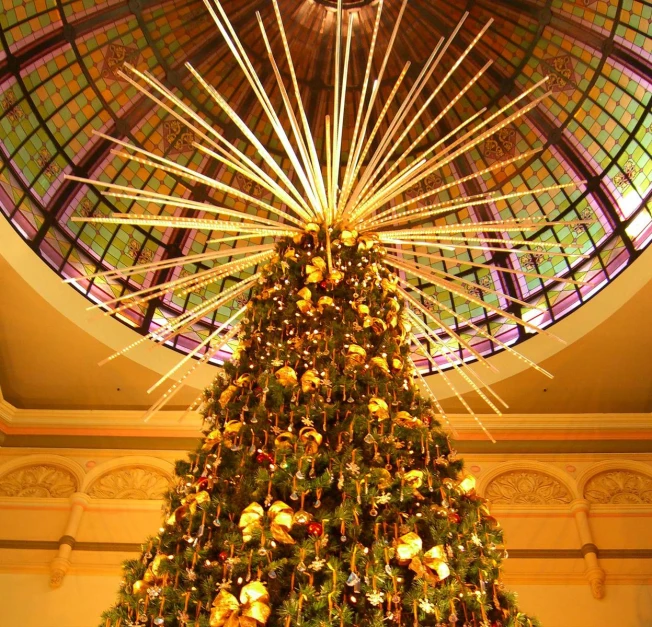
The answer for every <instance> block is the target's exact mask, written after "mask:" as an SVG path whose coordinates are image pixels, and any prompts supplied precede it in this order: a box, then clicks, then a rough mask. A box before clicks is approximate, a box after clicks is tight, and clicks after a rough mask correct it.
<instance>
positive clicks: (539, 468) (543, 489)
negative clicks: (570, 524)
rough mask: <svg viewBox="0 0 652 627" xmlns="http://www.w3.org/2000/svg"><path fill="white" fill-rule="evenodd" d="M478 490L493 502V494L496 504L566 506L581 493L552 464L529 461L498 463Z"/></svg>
mask: <svg viewBox="0 0 652 627" xmlns="http://www.w3.org/2000/svg"><path fill="white" fill-rule="evenodd" d="M492 486H493V487H492ZM477 490H478V492H479V494H481V495H482V496H484V497H485V498H487V499H489V501H490V502H492V496H491V495H493V498H494V501H493V504H494V505H497V506H500V505H507V504H509V505H522V506H526V507H531V506H539V505H545V506H564V508H565V509H566V508H567V506H568V505H569V504H570V503H571V502H572V501H574V500H576V499H577V498H578V495H579V494H580V493H579V492H578V491H577V485H576V483H575V481H574V480H573V478H572V477H571V476H570V475H569V474H568V473H566V472H564V471H562V470H561V469H559V468H557V467H556V466H553V465H551V464H543V463H541V462H537V461H530V460H519V461H513V462H506V463H504V464H499V465H498V466H496V467H494V468H492V469H491V470H490V471H489V472H488V473H486V474H484V475H482V476H481V477H480V478H479V479H478V487H477ZM496 499H497V500H496Z"/></svg>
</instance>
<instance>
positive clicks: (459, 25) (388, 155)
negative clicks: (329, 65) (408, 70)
mask: <svg viewBox="0 0 652 627" xmlns="http://www.w3.org/2000/svg"><path fill="white" fill-rule="evenodd" d="M468 15H469V13H468V11H467V12H465V13H464V15H463V16H462V18H461V19H460V21H459V22H458V23H457V26H456V27H455V29H454V30H453V32H452V33H451V35H450V36H449V37H448V39H447V40H446V43H445V44H444V46H443V48H442V49H441V51H440V52H439V55H438V56H437V59H436V60H435V61H434V63H433V65H432V67H431V68H430V71H429V72H428V74H427V76H426V77H425V78H424V80H423V83H422V85H421V86H420V88H419V90H418V92H417V93H415V94H414V96H413V98H412V99H411V100H410V99H408V102H409V105H408V107H406V108H405V110H404V111H403V113H402V114H401V115H397V117H396V118H395V119H394V127H393V128H392V129H391V134H390V135H389V137H387V141H386V142H385V145H384V146H382V147H379V149H378V152H381V151H384V150H385V149H386V147H387V143H389V142H391V139H392V138H393V137H394V134H395V133H396V131H397V130H398V127H399V126H400V124H401V123H402V122H403V120H404V118H405V115H407V111H408V109H409V108H410V107H411V106H412V104H414V102H415V101H416V99H417V97H418V96H419V94H420V93H421V91H422V90H423V88H424V87H425V85H426V82H427V81H428V80H430V77H431V76H432V74H433V72H434V70H435V69H436V68H437V66H438V65H439V62H440V61H441V59H442V58H443V56H444V54H446V52H447V50H448V48H449V47H450V45H451V43H452V42H453V40H454V39H455V37H456V36H457V33H458V32H459V31H460V29H461V28H462V25H463V24H464V22H465V21H466V18H467V17H468ZM492 22H493V20H489V22H487V24H486V25H485V26H484V28H483V29H482V30H481V31H480V32H479V33H478V35H476V37H475V38H474V39H473V41H472V42H471V43H470V44H469V46H468V47H467V48H466V50H465V51H464V52H463V53H462V55H461V56H460V58H459V59H458V60H457V61H456V63H455V64H454V65H453V67H452V68H451V69H450V70H449V71H448V73H447V74H446V75H445V76H444V78H443V79H442V80H441V81H439V82H438V84H437V87H436V88H435V89H434V90H433V91H432V93H431V94H430V96H429V97H428V98H427V99H426V101H425V103H424V104H423V106H422V107H421V109H419V111H418V112H417V113H416V115H414V116H413V118H412V120H411V121H410V123H409V124H408V125H407V126H406V128H405V129H404V130H403V133H402V134H401V136H400V137H399V138H398V139H397V140H396V141H395V142H393V143H391V144H390V150H389V152H387V153H386V155H385V157H384V159H383V160H382V161H381V163H380V165H378V167H377V168H375V174H376V175H377V174H380V173H381V172H382V168H383V167H384V166H385V164H386V163H387V162H388V161H389V159H390V158H391V156H392V154H394V152H395V151H396V149H397V148H398V146H400V144H401V143H402V142H403V140H404V139H405V137H406V136H407V134H408V133H409V132H410V130H411V129H412V127H413V126H414V125H415V124H416V123H417V121H418V120H419V118H421V116H422V115H423V112H424V111H425V110H426V109H427V108H428V107H429V106H430V103H431V102H432V101H433V100H434V98H435V97H436V96H437V94H438V93H439V92H440V90H441V89H442V88H443V86H444V85H445V84H446V83H447V82H448V79H449V78H450V77H451V76H452V75H453V73H454V72H455V70H456V69H457V68H458V67H459V65H460V64H461V63H462V61H463V60H464V59H465V58H466V56H467V55H468V54H469V52H470V51H471V50H472V49H473V48H474V46H475V44H476V43H477V42H478V41H479V40H480V39H481V38H482V36H483V35H484V33H485V32H486V31H487V29H488V28H489V26H490V25H491V24H492ZM439 45H441V40H440V44H439ZM439 45H438V47H439ZM451 106H452V105H451ZM440 115H441V114H440ZM387 174H388V173H386V175H385V176H383V177H382V178H381V179H380V180H379V181H378V182H377V183H376V184H374V185H373V186H372V187H371V189H370V190H369V192H368V194H365V189H367V187H368V185H366V186H365V188H363V190H362V196H363V197H362V202H365V200H366V197H367V195H368V196H372V195H373V194H374V192H375V191H376V190H377V189H378V187H379V186H380V185H381V184H382V181H383V180H384V179H385V178H386V176H387ZM373 178H374V177H373V176H372V177H371V179H370V180H369V183H370V182H371V181H372V180H373Z"/></svg>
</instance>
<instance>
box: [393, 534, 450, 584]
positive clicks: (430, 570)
mask: <svg viewBox="0 0 652 627" xmlns="http://www.w3.org/2000/svg"><path fill="white" fill-rule="evenodd" d="M422 551H423V540H421V537H420V536H419V534H417V533H414V532H413V531H411V532H410V533H406V534H405V535H402V536H401V537H400V538H399V539H398V540H397V543H396V560H397V561H398V563H399V564H400V565H401V566H408V565H409V568H410V570H412V571H413V572H415V573H416V575H417V577H423V578H424V579H426V580H427V581H430V582H432V583H436V582H438V581H441V580H442V579H446V577H448V576H449V575H450V569H449V568H448V564H447V563H446V553H445V551H444V547H443V546H441V545H439V546H434V547H432V548H431V549H428V550H427V551H426V552H425V553H424V554H423V555H421V552H422Z"/></svg>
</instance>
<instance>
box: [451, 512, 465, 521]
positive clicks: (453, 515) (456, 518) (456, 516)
mask: <svg viewBox="0 0 652 627" xmlns="http://www.w3.org/2000/svg"><path fill="white" fill-rule="evenodd" d="M448 520H450V521H451V522H454V523H458V524H459V523H461V522H462V517H461V516H460V515H459V514H458V513H457V512H451V513H450V514H448Z"/></svg>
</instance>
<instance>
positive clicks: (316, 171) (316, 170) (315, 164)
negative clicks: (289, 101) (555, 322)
mask: <svg viewBox="0 0 652 627" xmlns="http://www.w3.org/2000/svg"><path fill="white" fill-rule="evenodd" d="M381 3H382V0H381ZM272 4H273V5H274V13H275V15H276V21H277V23H278V27H279V32H280V33H281V41H282V42H283V49H284V50H285V57H286V60H287V63H288V68H289V70H290V77H291V79H292V86H293V88H294V95H295V98H296V100H297V104H298V106H299V113H300V114H301V122H302V123H303V130H304V134H305V137H306V141H307V143H308V147H309V149H310V156H311V158H312V169H313V176H314V178H315V180H316V181H317V183H318V184H319V195H320V197H321V201H322V205H323V206H324V207H326V206H327V205H328V200H327V197H326V188H325V187H324V177H323V175H322V171H321V164H320V162H319V157H318V155H317V148H316V146H315V141H314V138H313V136H312V131H311V129H310V123H309V122H308V117H307V116H306V111H305V108H304V106H303V100H302V99H301V92H300V90H299V83H298V81H297V75H296V72H295V70H294V63H293V61H292V55H291V54H290V47H289V45H288V41H287V36H286V34H285V28H284V26H283V20H282V18H281V12H280V10H279V8H278V1H277V0H272Z"/></svg>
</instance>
